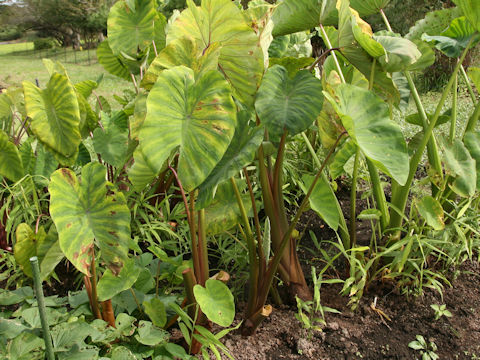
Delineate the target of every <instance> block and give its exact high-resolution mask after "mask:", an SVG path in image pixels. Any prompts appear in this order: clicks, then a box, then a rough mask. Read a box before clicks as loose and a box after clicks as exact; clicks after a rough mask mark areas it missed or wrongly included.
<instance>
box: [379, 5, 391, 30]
mask: <svg viewBox="0 0 480 360" xmlns="http://www.w3.org/2000/svg"><path fill="white" fill-rule="evenodd" d="M380 15H382V19H383V22H384V23H385V26H386V27H387V30H388V31H391V32H393V30H392V27H391V26H390V22H389V21H388V19H387V16H386V15H385V13H384V12H383V9H380Z"/></svg>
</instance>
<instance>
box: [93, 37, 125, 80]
mask: <svg viewBox="0 0 480 360" xmlns="http://www.w3.org/2000/svg"><path fill="white" fill-rule="evenodd" d="M97 58H98V62H99V63H100V64H101V65H102V66H103V68H104V69H105V70H107V71H108V72H109V73H110V74H112V75H115V76H118V77H120V78H122V79H130V71H129V70H128V67H127V65H126V64H125V61H124V60H123V59H122V57H120V56H117V55H114V54H113V52H112V49H111V48H110V45H109V43H108V40H105V41H103V42H102V43H101V44H100V45H98V47H97Z"/></svg>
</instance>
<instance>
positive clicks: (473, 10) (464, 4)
mask: <svg viewBox="0 0 480 360" xmlns="http://www.w3.org/2000/svg"><path fill="white" fill-rule="evenodd" d="M453 2H454V3H455V4H457V6H458V7H459V8H460V9H461V10H462V12H463V15H465V17H466V18H467V19H468V21H469V22H470V24H472V26H473V27H474V28H475V29H476V30H477V31H480V2H479V1H478V0H453Z"/></svg>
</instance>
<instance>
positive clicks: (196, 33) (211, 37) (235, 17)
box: [167, 0, 263, 106]
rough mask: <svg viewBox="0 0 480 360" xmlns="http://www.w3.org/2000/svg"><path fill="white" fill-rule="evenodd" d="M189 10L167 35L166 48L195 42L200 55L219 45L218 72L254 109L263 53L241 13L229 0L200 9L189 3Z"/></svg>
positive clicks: (208, 0)
mask: <svg viewBox="0 0 480 360" xmlns="http://www.w3.org/2000/svg"><path fill="white" fill-rule="evenodd" d="M187 3H188V9H186V10H184V11H183V12H182V13H181V15H180V16H179V17H178V18H177V19H176V21H175V22H174V23H173V25H172V26H171V28H170V29H169V31H168V35H167V45H168V44H170V42H172V41H173V40H175V39H179V38H183V37H191V38H194V39H195V41H196V42H197V46H198V48H199V50H200V51H201V52H203V51H205V50H206V49H207V48H208V47H209V46H210V45H211V44H213V43H219V44H220V47H221V48H220V55H219V58H218V63H219V69H220V71H221V72H222V73H223V75H224V76H225V79H227V81H228V82H229V83H230V84H231V86H232V88H233V90H234V94H235V96H236V97H238V98H239V100H241V101H242V102H244V103H245V104H246V105H249V106H251V105H253V99H254V96H255V92H256V90H257V88H258V85H259V84H260V80H261V78H262V75H263V52H262V48H261V46H260V44H259V39H258V37H257V35H256V34H255V32H254V31H253V29H251V28H250V27H249V26H248V25H247V23H246V22H245V20H244V17H243V16H242V13H241V10H240V9H239V8H238V7H237V6H236V5H235V4H234V3H233V2H231V1H230V0H203V1H202V5H201V6H200V7H197V6H195V4H194V3H193V1H191V0H187Z"/></svg>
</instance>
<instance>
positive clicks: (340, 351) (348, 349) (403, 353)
mask: <svg viewBox="0 0 480 360" xmlns="http://www.w3.org/2000/svg"><path fill="white" fill-rule="evenodd" d="M459 273H460V275H459V276H458V277H457V279H456V280H455V281H453V287H452V288H447V289H446V290H445V291H444V294H443V301H442V299H441V297H440V295H439V294H438V293H436V292H433V291H430V290H427V291H426V292H425V295H424V296H422V297H418V298H412V297H410V298H407V297H406V296H404V295H399V294H395V293H394V292H392V291H391V290H390V289H385V288H381V287H377V288H374V289H371V290H370V292H369V293H368V294H366V295H365V296H364V297H363V299H362V300H361V302H360V305H359V307H358V309H357V310H356V311H355V312H354V313H352V312H351V311H350V309H349V307H347V302H348V299H347V298H346V297H342V296H340V295H339V294H338V293H339V291H340V286H339V285H330V286H328V285H324V287H323V288H322V305H326V306H330V307H333V308H335V309H337V310H340V311H341V314H327V315H326V320H327V326H326V327H325V328H324V329H323V331H313V332H308V331H306V330H304V329H302V327H301V324H300V323H299V321H298V320H297V319H296V318H295V309H294V308H293V307H285V306H283V307H280V308H275V310H274V311H273V313H272V314H271V316H270V317H269V318H268V319H266V320H265V321H264V322H263V323H262V325H261V326H260V328H259V329H258V331H257V333H256V334H255V335H254V336H252V337H249V338H245V337H242V336H241V335H240V334H238V333H231V334H229V335H227V336H226V337H225V338H224V339H223V342H224V343H225V345H226V346H227V347H228V348H229V349H230V351H231V354H232V355H233V356H234V358H235V359H236V360H250V359H256V360H275V359H315V360H327V359H332V360H333V359H419V358H420V357H421V354H420V352H419V351H414V350H412V349H410V348H409V347H408V343H409V342H410V341H413V340H415V336H416V335H423V336H424V338H425V339H427V340H429V341H433V342H435V344H436V345H437V346H438V350H437V354H438V355H439V356H440V359H477V358H478V357H479V356H480V316H479V313H480V266H479V264H478V263H465V264H464V265H462V267H461V268H460V269H459ZM375 297H376V298H377V303H376V308H377V309H380V310H382V311H383V312H385V314H386V315H388V317H389V318H390V319H391V320H390V321H389V320H386V319H385V318H382V317H381V316H380V315H379V314H378V313H377V312H375V311H374V310H372V308H371V307H370V305H371V304H372V303H373V302H374V299H375ZM431 304H446V305H447V309H448V310H450V311H451V313H452V315H453V316H452V317H451V318H446V317H442V318H440V319H439V320H434V311H433V310H432V309H431V308H430V305H431ZM238 315H241V313H239V314H238ZM238 317H239V318H240V316H238Z"/></svg>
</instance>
